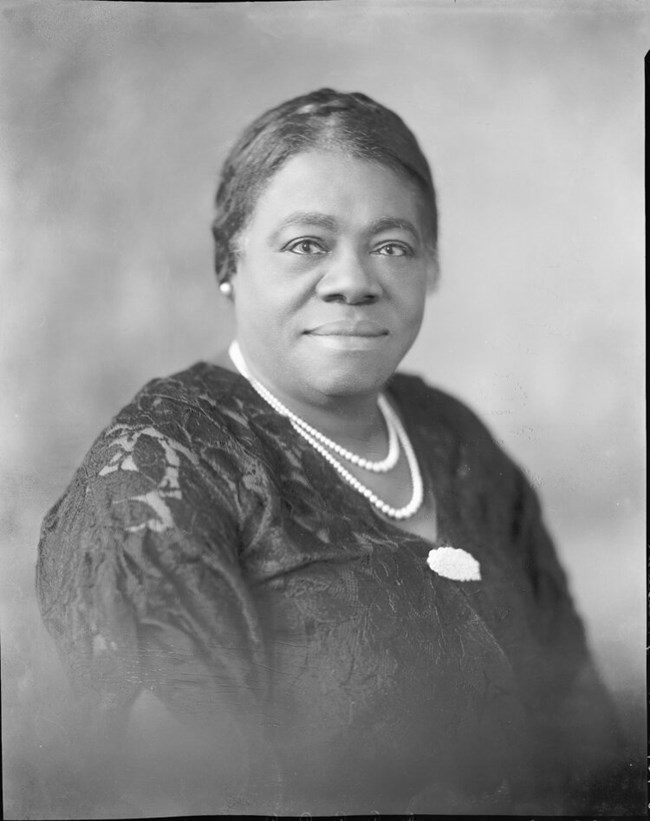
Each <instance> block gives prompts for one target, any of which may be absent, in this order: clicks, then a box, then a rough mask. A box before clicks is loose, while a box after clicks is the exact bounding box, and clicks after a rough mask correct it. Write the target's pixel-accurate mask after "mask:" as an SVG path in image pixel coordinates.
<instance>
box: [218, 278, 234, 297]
mask: <svg viewBox="0 0 650 821" xmlns="http://www.w3.org/2000/svg"><path fill="white" fill-rule="evenodd" d="M219 290H220V291H221V293H222V294H223V295H224V296H226V297H231V296H232V285H231V284H230V282H228V281H227V280H224V281H223V282H221V283H219Z"/></svg>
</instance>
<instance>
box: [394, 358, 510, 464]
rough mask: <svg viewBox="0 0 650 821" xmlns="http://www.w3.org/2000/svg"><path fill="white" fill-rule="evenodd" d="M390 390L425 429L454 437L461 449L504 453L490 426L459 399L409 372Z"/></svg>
mask: <svg viewBox="0 0 650 821" xmlns="http://www.w3.org/2000/svg"><path fill="white" fill-rule="evenodd" d="M390 389H391V392H392V393H393V395H394V396H395V398H396V400H397V402H398V404H399V405H400V406H401V407H402V408H404V410H405V411H407V412H408V414H409V416H411V418H413V420H414V422H415V423H416V424H418V425H420V426H422V427H423V428H424V429H426V430H429V431H431V432H437V433H438V434H440V435H445V436H447V437H450V438H451V439H453V440H455V441H456V442H457V443H458V445H460V446H465V447H471V446H474V447H483V448H486V449H487V450H489V451H494V452H497V451H498V452H502V448H501V447H500V446H499V445H498V444H497V442H496V440H495V438H494V436H493V434H492V432H491V431H490V429H489V427H488V426H487V425H486V424H485V423H484V422H483V421H482V420H481V419H480V417H479V416H478V415H477V414H476V413H475V412H474V411H473V410H472V409H471V408H470V407H469V406H468V405H467V404H465V403H464V402H463V401H461V400H460V399H458V398H456V397H455V396H452V395H451V394H449V393H447V392H446V391H443V390H441V389H440V388H437V387H433V386H431V385H428V384H427V383H426V382H425V381H424V380H423V379H422V378H421V377H419V376H415V375H413V374H407V373H398V374H396V375H395V377H394V378H393V380H392V382H391V385H390Z"/></svg>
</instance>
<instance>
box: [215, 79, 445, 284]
mask: <svg viewBox="0 0 650 821" xmlns="http://www.w3.org/2000/svg"><path fill="white" fill-rule="evenodd" d="M312 148H332V149H343V150H345V151H347V152H349V153H350V154H351V155H352V156H356V157H361V158H363V159H367V160H371V161H373V162H377V163H380V164H382V165H385V166H388V167H389V168H391V169H392V170H393V171H396V172H397V173H398V174H401V175H402V176H404V175H405V176H406V177H407V178H409V179H411V180H414V181H415V182H416V184H417V185H418V187H419V189H420V191H421V193H422V196H423V199H424V203H425V205H426V207H427V210H428V211H429V215H430V229H431V235H430V239H431V242H430V245H431V249H432V252H433V254H434V255H435V250H436V246H437V240H438V211H437V206H436V193H435V188H434V185H433V179H432V176H431V170H430V168H429V164H428V162H427V160H426V158H425V157H424V154H423V153H422V151H421V150H420V146H419V145H418V142H417V140H416V139H415V137H414V136H413V134H412V133H411V131H410V130H409V129H408V128H407V126H406V125H405V124H404V122H403V121H402V120H401V118H400V117H398V116H397V114H395V113H394V112H392V111H390V110H389V109H388V108H385V107H384V106H382V105H380V104H379V103H376V102H375V101H374V100H372V99H370V97H366V95H365V94H359V93H351V94H343V93H341V92H338V91H333V90H332V89H329V88H322V89H320V90H319V91H313V92H311V94H305V95H303V96H300V97H295V98H294V99H292V100H288V101H287V102H284V103H282V104H281V105H279V106H276V107H275V108H272V109H270V110H269V111H267V112H266V113H265V114H262V115H261V116H260V117H258V118H257V119H256V120H254V122H252V123H251V124H250V125H249V126H248V128H246V129H245V131H244V132H243V134H242V135H241V137H240V138H239V140H238V141H237V142H236V143H235V145H234V146H233V148H232V149H231V151H230V153H229V154H228V156H227V157H226V160H225V162H224V164H223V168H222V170H221V180H220V182H219V187H218V189H217V196H216V211H217V213H216V217H215V219H214V221H213V223H212V234H213V236H214V241H215V270H216V273H217V280H218V281H219V282H224V281H225V280H227V279H229V278H230V276H231V275H232V274H233V273H234V271H235V266H236V255H237V245H236V242H237V239H238V237H239V235H240V233H241V231H242V229H243V228H244V227H245V225H246V222H247V220H248V219H249V217H250V215H251V214H252V212H253V209H254V207H255V203H256V202H257V198H258V197H259V195H260V193H261V191H262V189H263V187H264V186H265V184H266V183H267V182H268V180H269V179H270V177H271V176H272V175H273V174H275V173H276V172H277V171H278V170H279V169H280V167H281V166H282V165H283V164H284V163H285V162H286V161H287V160H288V159H289V158H290V157H292V156H293V155H294V154H298V153H300V152H302V151H307V150H309V149H312Z"/></svg>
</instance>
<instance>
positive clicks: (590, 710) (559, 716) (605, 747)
mask: <svg viewBox="0 0 650 821" xmlns="http://www.w3.org/2000/svg"><path fill="white" fill-rule="evenodd" d="M516 477H517V478H516V484H517V492H516V494H515V499H516V503H515V507H514V517H513V525H512V527H513V533H514V534H515V536H516V539H515V546H516V549H517V551H518V553H519V557H520V560H521V561H523V565H524V566H523V570H524V577H525V579H526V580H527V585H528V588H527V591H526V593H527V600H528V604H529V606H528V613H527V616H528V620H529V627H530V630H531V632H532V633H533V635H534V637H535V639H536V641H537V647H538V648H539V649H538V654H539V655H538V659H537V661H536V663H535V665H534V669H530V670H527V671H525V673H524V674H525V675H527V677H528V678H529V682H528V691H529V692H530V693H531V694H532V698H531V702H530V705H529V706H530V710H531V714H532V716H533V717H534V721H535V726H536V736H537V738H536V741H537V743H536V745H535V747H536V751H537V761H536V773H537V777H538V781H539V786H540V788H542V785H544V786H543V790H544V791H545V792H546V796H545V797H546V798H551V797H553V798H552V800H554V801H555V804H556V806H557V808H558V811H562V812H565V813H567V812H568V813H578V814H581V813H596V814H606V813H609V812H615V811H616V809H617V794H618V795H621V793H620V784H618V783H616V782H617V781H618V779H619V777H620V771H621V767H622V761H621V755H622V753H621V749H622V745H621V738H620V733H619V729H618V723H617V718H616V715H615V710H614V706H613V703H612V701H611V699H610V697H609V695H608V693H607V692H606V690H605V688H604V687H603V685H602V683H601V681H600V678H599V676H598V674H597V672H596V669H595V666H594V664H593V661H592V658H591V655H590V653H589V649H588V646H587V641H586V637H585V631H584V628H583V625H582V622H581V620H580V618H579V617H578V615H577V613H576V610H575V607H574V605H573V601H572V598H571V595H570V592H569V588H568V582H567V578H566V575H565V573H564V571H563V569H562V567H561V565H560V563H559V561H558V558H557V554H556V551H555V548H554V546H553V543H552V541H551V539H550V537H549V535H548V533H547V531H546V528H545V527H544V524H543V522H542V516H541V510H540V505H539V501H538V499H537V496H536V494H535V492H534V491H533V489H532V488H531V487H530V485H529V483H528V482H527V481H526V479H525V478H524V477H523V475H522V474H521V473H520V472H519V471H517V473H516ZM605 784H607V788H606V789H603V787H604V786H605Z"/></svg>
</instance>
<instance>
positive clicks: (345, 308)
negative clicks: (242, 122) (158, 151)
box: [232, 151, 432, 404]
mask: <svg viewBox="0 0 650 821" xmlns="http://www.w3.org/2000/svg"><path fill="white" fill-rule="evenodd" d="M425 219H426V215H425V213H424V206H423V203H422V197H421V196H420V194H419V192H418V190H417V188H416V186H415V184H414V183H413V184H412V183H410V182H409V181H407V180H406V179H405V178H403V177H401V176H400V175H398V174H396V173H395V172H393V171H391V170H390V169H388V168H386V167H385V166H382V165H378V164H375V163H372V162H369V161H366V160H361V159H356V158H352V157H349V156H345V155H344V154H342V153H338V152H330V151H310V152H305V153H302V154H297V155H295V156H293V157H292V158H291V159H289V160H288V161H287V162H286V163H285V164H284V165H283V166H282V167H281V168H280V170H279V171H278V172H277V173H276V174H275V175H274V176H273V177H272V178H271V179H270V181H269V183H268V184H267V186H266V187H265V188H264V190H263V191H262V193H261V195H260V197H259V199H258V201H257V203H256V205H255V208H254V211H253V213H252V215H251V218H250V220H249V222H248V224H247V226H246V228H245V229H244V231H243V232H242V236H241V237H240V242H239V254H238V264H237V270H236V273H235V276H234V277H233V279H232V284H233V296H234V304H235V314H236V319H237V338H238V340H239V343H240V345H241V348H242V351H243V353H244V356H245V358H246V360H247V362H248V365H249V367H250V369H251V371H252V373H253V375H255V376H257V377H258V378H259V379H260V380H261V381H262V382H264V384H266V386H267V387H268V388H269V389H270V390H272V391H273V392H275V393H276V394H277V395H278V396H279V397H280V398H284V399H285V400H290V399H292V398H293V399H294V400H297V401H303V402H310V403H316V404H322V403H323V402H324V401H326V400H327V399H328V398H334V397H343V396H346V397H350V396H353V395H359V396H361V395H364V394H365V395H371V394H374V393H376V392H378V391H380V390H381V389H382V388H383V386H384V385H385V383H386V381H387V380H388V379H389V378H390V377H391V375H392V374H393V372H394V371H395V369H396V368H397V366H398V364H399V362H400V361H401V359H402V357H403V356H404V354H405V353H406V352H407V351H408V349H409V348H410V347H411V345H412V343H413V341H414V339H415V337H416V336H417V333H418V331H419V329H420V325H421V322H422V314H423V310H424V302H425V296H426V292H427V281H428V275H429V272H430V268H431V265H432V261H431V259H430V257H429V256H427V254H426V251H425V242H426V239H427V230H426V222H425Z"/></svg>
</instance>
